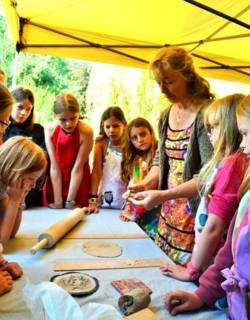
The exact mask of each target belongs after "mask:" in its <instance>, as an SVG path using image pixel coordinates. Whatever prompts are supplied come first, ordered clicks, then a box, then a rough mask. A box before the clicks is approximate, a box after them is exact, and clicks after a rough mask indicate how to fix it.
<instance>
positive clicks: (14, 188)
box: [0, 177, 28, 247]
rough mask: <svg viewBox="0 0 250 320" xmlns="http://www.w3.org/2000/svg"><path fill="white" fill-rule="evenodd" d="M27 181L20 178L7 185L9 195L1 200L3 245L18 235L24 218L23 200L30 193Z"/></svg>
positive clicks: (0, 212) (0, 213) (1, 239)
mask: <svg viewBox="0 0 250 320" xmlns="http://www.w3.org/2000/svg"><path fill="white" fill-rule="evenodd" d="M27 183H28V182H27V181H26V180H25V179H22V177H20V178H18V179H17V180H16V181H14V182H13V183H12V184H11V185H10V186H8V187H7V190H6V193H7V195H8V196H7V197H5V198H4V199H1V200H0V217H1V219H0V221H1V224H0V242H1V243H2V245H3V247H4V246H5V245H6V244H7V242H8V240H9V238H12V237H14V236H15V235H16V233H17V231H18V229H19V227H20V224H21V220H22V211H23V202H24V199H25V196H26V195H27V193H28V186H27Z"/></svg>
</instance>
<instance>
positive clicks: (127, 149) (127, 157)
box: [121, 117, 157, 183]
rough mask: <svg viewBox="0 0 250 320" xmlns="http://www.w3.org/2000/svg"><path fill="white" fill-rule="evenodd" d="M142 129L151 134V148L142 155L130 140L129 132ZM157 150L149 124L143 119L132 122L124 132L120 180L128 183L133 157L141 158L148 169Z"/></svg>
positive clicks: (155, 140) (154, 137) (153, 133)
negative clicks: (133, 129)
mask: <svg viewBox="0 0 250 320" xmlns="http://www.w3.org/2000/svg"><path fill="white" fill-rule="evenodd" d="M139 127H144V128H147V129H148V130H149V132H150V134H151V139H152V145H151V147H150V148H149V149H148V150H147V151H145V152H144V153H143V154H142V151H140V150H138V149H137V148H136V147H135V146H134V145H133V143H132V142H131V140H130V132H131V130H132V128H139ZM156 148H157V139H156V136H155V132H154V129H153V127H152V126H151V124H150V123H149V122H148V121H147V120H146V119H144V118H140V117H139V118H136V119H134V120H132V121H131V122H130V123H129V124H128V126H127V128H126V131H125V139H124V147H123V152H122V161H121V179H122V180H123V181H124V182H126V183H129V181H130V179H129V174H130V169H131V165H132V163H133V161H134V158H135V156H137V155H139V156H143V159H144V161H145V162H146V163H147V168H148V169H150V167H151V165H152V162H153V158H154V155H155V152H156Z"/></svg>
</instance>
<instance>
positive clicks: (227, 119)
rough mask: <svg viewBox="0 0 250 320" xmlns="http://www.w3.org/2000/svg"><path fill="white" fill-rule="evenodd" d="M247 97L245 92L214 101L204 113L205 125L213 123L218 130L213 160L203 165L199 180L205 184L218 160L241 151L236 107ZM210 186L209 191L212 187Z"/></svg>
mask: <svg viewBox="0 0 250 320" xmlns="http://www.w3.org/2000/svg"><path fill="white" fill-rule="evenodd" d="M244 97H245V95H244V94H241V93H235V94H232V95H229V96H226V97H224V98H221V99H218V100H216V101H214V102H213V103H212V104H211V105H210V106H209V107H208V108H207V109H206V111H205V113H204V123H205V125H211V126H213V127H214V128H216V129H217V130H218V136H217V139H216V142H215V144H214V154H213V157H212V158H211V160H210V161H209V162H208V163H207V164H206V165H205V166H203V167H202V169H201V171H200V173H199V181H200V182H201V184H205V183H206V181H207V180H208V178H209V176H210V174H211V173H212V171H213V170H214V166H215V164H216V163H217V162H221V161H222V160H223V159H225V158H226V157H228V156H229V155H231V154H233V153H236V152H237V151H239V147H240V143H241V141H242V135H241V134H240V132H239V130H238V126H237V119H236V108H237V106H238V104H239V103H240V102H241V101H242V99H243V98H244ZM212 185H213V184H211V186H210V188H209V191H210V190H211V188H212Z"/></svg>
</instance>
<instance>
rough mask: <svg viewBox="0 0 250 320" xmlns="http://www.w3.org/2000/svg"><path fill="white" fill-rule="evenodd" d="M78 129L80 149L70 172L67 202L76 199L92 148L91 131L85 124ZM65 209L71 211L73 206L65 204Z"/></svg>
mask: <svg viewBox="0 0 250 320" xmlns="http://www.w3.org/2000/svg"><path fill="white" fill-rule="evenodd" d="M79 129H80V148H79V151H78V154H77V157H76V161H75V164H74V167H73V169H72V171H71V176H70V184H69V192H68V197H67V201H72V200H75V198H76V195H77V192H78V190H79V187H80V184H81V182H82V179H83V167H84V165H85V163H86V162H87V161H88V158H89V154H90V152H91V150H92V147H93V130H92V129H91V128H90V127H89V126H88V125H87V124H83V123H81V124H80V125H79ZM76 205H77V204H76ZM65 208H67V209H73V208H74V205H73V204H66V205H65Z"/></svg>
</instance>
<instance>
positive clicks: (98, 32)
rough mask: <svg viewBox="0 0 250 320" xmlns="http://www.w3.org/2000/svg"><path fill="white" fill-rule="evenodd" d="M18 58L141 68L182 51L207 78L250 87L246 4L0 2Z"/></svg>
mask: <svg viewBox="0 0 250 320" xmlns="http://www.w3.org/2000/svg"><path fill="white" fill-rule="evenodd" d="M1 1H2V5H3V9H4V12H5V16H6V18H7V22H8V25H9V27H10V30H11V34H12V38H13V41H14V43H15V45H16V48H17V51H18V52H20V51H23V52H32V53H38V54H47V55H55V56H60V57H67V58H76V59H82V60H89V61H98V62H104V63H111V64H117V65H123V66H131V67H139V68H146V67H147V66H148V62H150V61H151V60H152V58H153V57H154V55H155V54H156V52H157V51H158V50H159V48H161V47H162V46H164V45H179V46H182V47H183V48H185V49H186V50H187V51H189V52H190V53H191V54H192V55H193V58H194V61H195V65H196V68H199V69H198V72H199V73H200V74H202V75H203V76H204V77H209V78H215V79H224V80H230V81H239V82H245V83H250V54H249V49H250V42H249V40H250V25H249V23H250V4H249V0H240V1H239V0H220V1H218V0H200V1H199V2H197V1H193V0H184V1H183V0H84V1H81V0H33V1H30V0H1Z"/></svg>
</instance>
